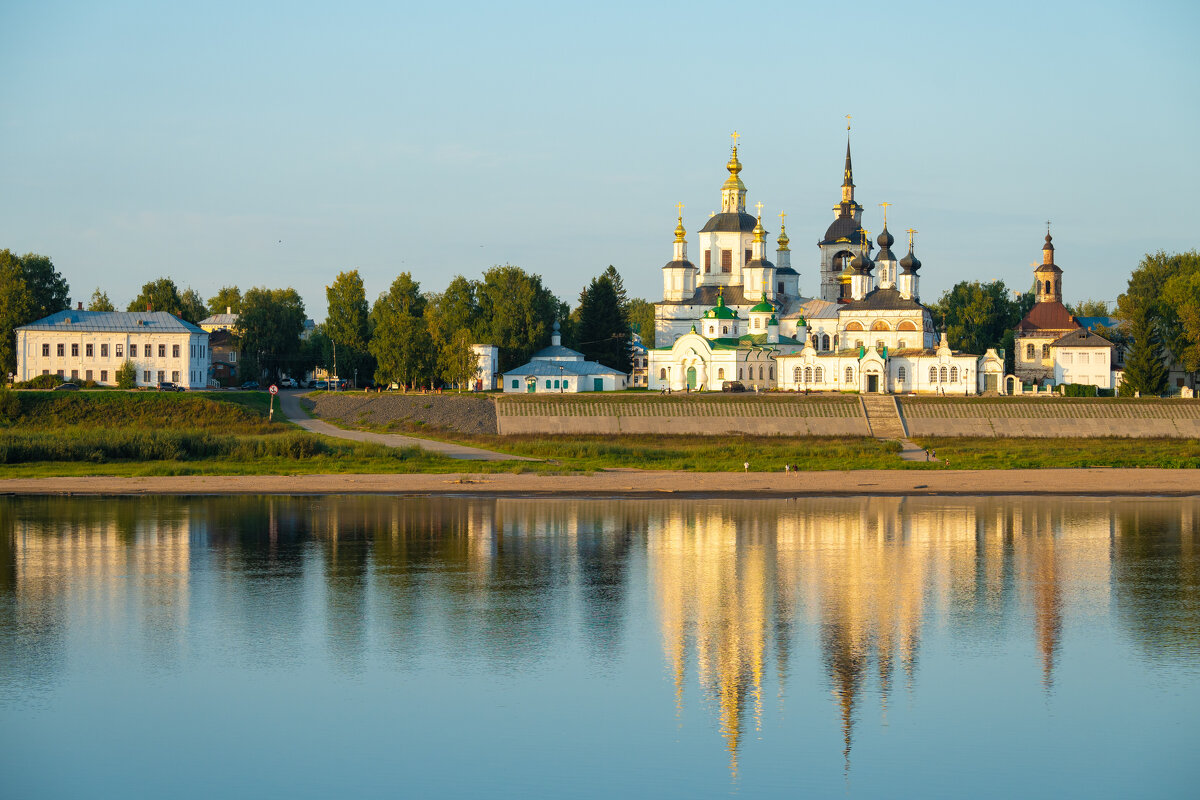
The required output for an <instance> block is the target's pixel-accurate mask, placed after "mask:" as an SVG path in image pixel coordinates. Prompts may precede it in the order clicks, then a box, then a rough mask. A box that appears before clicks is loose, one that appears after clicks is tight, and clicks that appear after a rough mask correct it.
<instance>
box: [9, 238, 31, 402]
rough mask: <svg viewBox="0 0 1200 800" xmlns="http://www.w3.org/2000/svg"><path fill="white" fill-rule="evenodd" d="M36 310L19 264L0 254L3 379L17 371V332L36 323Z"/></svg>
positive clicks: (11, 258)
mask: <svg viewBox="0 0 1200 800" xmlns="http://www.w3.org/2000/svg"><path fill="white" fill-rule="evenodd" d="M34 307H35V306H34V299H33V293H32V292H30V291H29V284H28V283H26V281H25V272H24V270H23V269H22V268H21V262H20V260H19V259H18V258H17V257H16V256H15V255H13V254H12V253H11V252H10V251H8V250H0V378H7V377H8V374H9V373H10V372H16V370H17V355H16V352H17V351H16V334H15V333H14V331H15V329H16V328H18V327H19V326H21V325H24V324H26V323H27V322H32V321H33V320H34V319H36V317H35V316H34V314H35V311H34Z"/></svg>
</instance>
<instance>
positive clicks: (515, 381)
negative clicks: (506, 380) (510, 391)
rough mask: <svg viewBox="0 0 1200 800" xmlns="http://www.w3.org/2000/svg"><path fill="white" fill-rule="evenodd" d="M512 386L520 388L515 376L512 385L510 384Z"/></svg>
mask: <svg viewBox="0 0 1200 800" xmlns="http://www.w3.org/2000/svg"><path fill="white" fill-rule="evenodd" d="M512 388H514V389H520V388H521V382H520V381H519V380H517V379H516V378H513V385H512Z"/></svg>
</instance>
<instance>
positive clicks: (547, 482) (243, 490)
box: [0, 468, 1200, 497]
mask: <svg viewBox="0 0 1200 800" xmlns="http://www.w3.org/2000/svg"><path fill="white" fill-rule="evenodd" d="M0 494H7V495H31V494H43V495H51V494H72V495H138V494H176V495H198V494H409V495H441V494H471V495H512V496H537V495H546V496H549V495H569V496H575V497H639V496H647V497H653V496H661V495H664V494H670V495H675V496H702V497H747V496H759V497H793V496H811V495H830V496H833V495H908V494H937V495H1093V496H1096V495H1099V496H1110V495H1125V496H1133V495H1141V496H1147V495H1158V496H1188V495H1200V470H1188V469H1105V468H1096V469H1041V470H996V471H991V470H944V471H943V470H938V471H934V470H920V471H902V470H855V471H840V470H829V471H814V472H791V473H784V472H744V473H728V472H657V471H643V470H605V471H602V472H596V473H593V474H590V475H534V474H462V473H448V474H426V473H422V474H403V475H396V474H392V475H349V474H346V475H178V476H156V477H103V476H95V477H73V478H15V479H9V480H0Z"/></svg>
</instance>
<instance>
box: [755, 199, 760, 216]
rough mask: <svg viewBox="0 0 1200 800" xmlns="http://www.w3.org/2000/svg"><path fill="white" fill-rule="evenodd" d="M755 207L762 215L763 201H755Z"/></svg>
mask: <svg viewBox="0 0 1200 800" xmlns="http://www.w3.org/2000/svg"><path fill="white" fill-rule="evenodd" d="M754 207H755V208H757V209H758V216H759V217H762V202H761V201H760V202H758V203H755V204H754Z"/></svg>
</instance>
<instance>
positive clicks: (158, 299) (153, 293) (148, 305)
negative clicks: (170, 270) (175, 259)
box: [125, 278, 183, 317]
mask: <svg viewBox="0 0 1200 800" xmlns="http://www.w3.org/2000/svg"><path fill="white" fill-rule="evenodd" d="M125 310H126V311H165V312H167V313H168V314H174V315H175V316H177V317H182V316H183V297H182V296H181V295H180V294H179V287H178V286H176V285H175V281H173V280H171V279H170V278H159V279H157V280H153V281H147V282H146V283H144V284H142V291H141V292H140V293H139V294H138V296H137V297H135V298H133V300H131V301H130V302H129V306H128V307H127V308H126V309H125Z"/></svg>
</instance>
